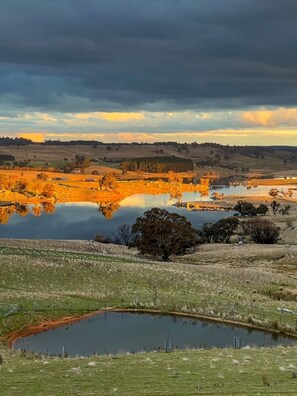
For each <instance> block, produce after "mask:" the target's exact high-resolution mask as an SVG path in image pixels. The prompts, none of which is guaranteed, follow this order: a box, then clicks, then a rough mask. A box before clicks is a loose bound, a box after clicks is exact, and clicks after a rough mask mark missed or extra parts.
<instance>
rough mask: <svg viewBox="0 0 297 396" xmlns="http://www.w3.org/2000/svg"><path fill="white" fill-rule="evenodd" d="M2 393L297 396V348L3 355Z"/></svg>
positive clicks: (1, 372)
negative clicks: (65, 356) (81, 355)
mask: <svg viewBox="0 0 297 396" xmlns="http://www.w3.org/2000/svg"><path fill="white" fill-rule="evenodd" d="M0 353H1V354H2V356H3V364H2V365H1V366H0V378H1V394H3V395H5V396H15V395H115V394H117V395H122V396H123V395H137V396H140V395H171V396H174V395H198V394H204V395H257V394H259V395H266V394H267V395H272V394H274V395H281V394H292V395H296V389H297V378H293V377H294V376H296V370H297V363H296V354H297V349H296V348H294V347H290V348H283V347H279V348H274V349H269V348H262V349H241V350H233V349H221V350H219V349H213V350H201V351H180V352H174V353H167V354H166V353H142V354H137V355H123V356H113V357H111V356H105V357H98V356H96V357H95V356H94V357H91V358H84V359H82V358H73V359H60V358H46V357H38V356H34V355H27V356H26V355H24V356H22V355H21V354H20V353H18V352H8V351H1V350H0Z"/></svg>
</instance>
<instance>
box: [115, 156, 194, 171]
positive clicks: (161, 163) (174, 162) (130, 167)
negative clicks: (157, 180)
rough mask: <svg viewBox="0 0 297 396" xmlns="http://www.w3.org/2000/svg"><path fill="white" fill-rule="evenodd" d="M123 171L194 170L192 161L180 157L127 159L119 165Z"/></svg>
mask: <svg viewBox="0 0 297 396" xmlns="http://www.w3.org/2000/svg"><path fill="white" fill-rule="evenodd" d="M121 169H122V171H123V172H125V171H134V172H135V171H143V172H150V173H165V172H169V171H173V172H187V171H190V170H193V169H194V164H193V162H192V160H190V159H187V158H180V157H175V156H172V157H144V158H134V159H127V160H125V161H123V162H122V163H121Z"/></svg>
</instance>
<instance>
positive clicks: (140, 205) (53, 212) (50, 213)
mask: <svg viewBox="0 0 297 396" xmlns="http://www.w3.org/2000/svg"><path fill="white" fill-rule="evenodd" d="M270 189H271V186H261V187H257V188H256V189H255V188H252V189H250V190H248V189H246V188H245V187H244V186H216V187H215V188H212V189H211V190H210V194H212V193H213V192H219V193H224V194H226V195H229V194H230V195H231V194H232V195H245V196H246V197H247V198H248V196H250V195H253V194H257V195H268V192H269V191H270ZM279 189H280V190H281V189H286V187H285V186H280V187H279ZM294 193H295V192H294ZM182 200H183V201H198V200H202V201H209V200H210V195H209V196H206V197H201V196H200V194H199V193H184V194H183V197H182ZM174 202H176V199H172V198H171V197H170V195H169V194H160V195H149V194H141V195H132V196H130V197H128V198H126V199H124V200H123V201H121V202H119V203H112V202H111V203H106V204H105V206H104V205H103V206H101V208H99V206H98V205H97V204H94V203H66V204H57V205H55V207H53V206H52V205H49V206H48V207H45V208H43V207H40V206H39V207H38V208H36V207H35V208H34V206H29V208H28V209H29V210H28V211H27V212H20V213H13V214H11V215H10V216H8V218H7V219H4V220H5V221H6V220H7V222H6V223H5V224H0V238H21V239H22V238H25V239H67V240H78V239H84V240H89V239H92V238H93V237H94V236H95V235H96V234H98V233H100V234H103V235H105V236H107V235H112V233H114V232H115V231H116V229H117V227H118V226H119V225H121V224H125V223H126V224H130V225H132V224H134V222H135V220H136V218H137V217H138V216H141V215H142V214H143V212H145V211H146V210H149V209H151V208H152V207H159V208H164V209H167V210H168V211H170V212H176V213H178V214H181V215H184V216H186V217H187V218H188V220H189V221H190V222H191V223H192V225H193V227H195V228H201V226H202V225H203V223H214V222H216V221H218V220H220V219H221V218H224V217H229V216H231V215H232V214H233V212H191V211H187V210H186V209H183V208H176V207H174V206H172V204H173V203H174ZM1 209H3V208H1ZM36 209H38V210H36ZM98 209H100V210H98ZM104 214H105V216H107V217H110V216H111V215H112V217H111V218H109V219H108V218H106V217H105V216H104ZM2 222H3V221H2Z"/></svg>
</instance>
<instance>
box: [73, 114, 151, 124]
mask: <svg viewBox="0 0 297 396" xmlns="http://www.w3.org/2000/svg"><path fill="white" fill-rule="evenodd" d="M74 118H76V119H77V120H82V121H88V120H90V119H99V120H104V121H110V122H126V121H138V120H143V119H144V115H143V114H142V113H115V112H113V113H106V112H94V113H77V114H74Z"/></svg>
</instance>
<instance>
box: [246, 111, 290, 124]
mask: <svg viewBox="0 0 297 396" xmlns="http://www.w3.org/2000/svg"><path fill="white" fill-rule="evenodd" d="M242 119H243V120H244V121H245V122H246V123H247V124H249V125H255V126H256V125H258V126H264V127H276V126H279V125H296V123H297V109H295V108H291V109H285V108H279V109H275V110H255V111H245V112H243V113H242Z"/></svg>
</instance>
